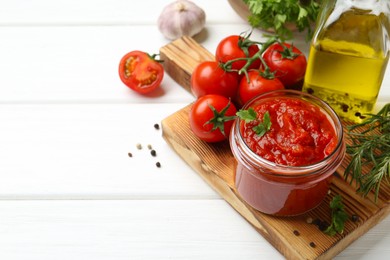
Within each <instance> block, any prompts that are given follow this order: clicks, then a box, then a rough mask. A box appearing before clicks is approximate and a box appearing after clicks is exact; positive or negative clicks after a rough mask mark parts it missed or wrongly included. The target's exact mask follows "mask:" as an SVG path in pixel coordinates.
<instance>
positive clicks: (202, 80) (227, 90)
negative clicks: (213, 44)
mask: <svg viewBox="0 0 390 260" xmlns="http://www.w3.org/2000/svg"><path fill="white" fill-rule="evenodd" d="M237 88H238V76H237V74H236V73H230V72H227V71H225V70H224V69H223V68H222V65H221V63H219V62H216V61H205V62H201V63H200V64H199V65H198V66H197V67H196V68H195V69H194V71H193V72H192V75H191V90H192V93H193V94H194V95H195V96H196V97H198V98H199V97H201V96H204V95H207V94H217V95H221V96H225V97H227V98H232V99H233V98H235V96H236V93H237Z"/></svg>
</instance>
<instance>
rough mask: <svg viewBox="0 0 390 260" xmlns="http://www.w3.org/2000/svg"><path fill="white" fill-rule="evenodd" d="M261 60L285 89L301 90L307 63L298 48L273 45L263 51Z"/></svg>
mask: <svg viewBox="0 0 390 260" xmlns="http://www.w3.org/2000/svg"><path fill="white" fill-rule="evenodd" d="M263 59H264V61H265V62H266V64H267V65H268V67H269V68H270V70H271V71H273V72H275V76H276V77H277V78H279V80H280V81H281V82H282V83H283V85H284V86H285V88H298V89H299V88H301V85H302V82H303V79H304V77H305V72H306V66H307V61H306V57H305V55H304V54H303V53H302V52H301V51H300V50H299V49H298V48H296V47H295V46H293V45H291V44H289V43H275V44H272V45H271V46H269V47H268V48H267V49H266V50H265V51H264V53H263Z"/></svg>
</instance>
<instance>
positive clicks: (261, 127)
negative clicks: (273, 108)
mask: <svg viewBox="0 0 390 260" xmlns="http://www.w3.org/2000/svg"><path fill="white" fill-rule="evenodd" d="M271 125H272V123H271V118H270V116H269V113H268V111H267V112H265V114H264V117H263V121H262V122H260V123H259V124H258V125H257V126H254V127H253V131H255V133H256V134H257V135H258V136H260V137H261V136H263V135H265V133H267V132H268V131H269V130H270V129H271Z"/></svg>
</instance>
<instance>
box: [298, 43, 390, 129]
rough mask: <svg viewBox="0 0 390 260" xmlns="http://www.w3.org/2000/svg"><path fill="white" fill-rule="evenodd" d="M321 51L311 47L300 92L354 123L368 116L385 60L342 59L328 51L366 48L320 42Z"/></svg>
mask: <svg viewBox="0 0 390 260" xmlns="http://www.w3.org/2000/svg"><path fill="white" fill-rule="evenodd" d="M320 45H321V46H322V47H321V48H316V47H315V46H311V49H310V55H309V62H308V67H307V70H306V77H305V84H304V91H306V92H309V93H311V94H314V95H316V96H318V97H320V98H321V99H323V100H325V101H326V102H327V103H328V104H330V105H331V106H332V107H333V109H334V110H335V111H336V113H337V114H338V115H339V116H340V117H343V118H344V119H348V120H351V121H355V122H360V120H361V119H363V118H364V114H366V113H370V112H372V110H373V108H374V105H375V103H376V100H377V97H378V92H379V89H380V87H381V84H382V79H383V76H384V73H385V70H386V64H387V60H388V57H385V56H384V55H383V54H376V53H375V52H374V51H373V50H371V51H370V52H372V53H373V54H375V55H372V56H371V57H363V56H358V55H346V54H343V53H339V52H334V51H329V49H331V48H328V47H334V46H343V47H345V48H349V49H354V50H356V51H357V52H358V53H359V50H360V49H369V48H368V46H359V44H348V43H346V42H339V43H336V42H333V41H329V40H323V42H322V43H321V42H320Z"/></svg>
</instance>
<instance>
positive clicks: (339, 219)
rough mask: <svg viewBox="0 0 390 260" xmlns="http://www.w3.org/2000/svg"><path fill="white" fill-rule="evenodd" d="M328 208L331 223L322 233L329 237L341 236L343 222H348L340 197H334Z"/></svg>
mask: <svg viewBox="0 0 390 260" xmlns="http://www.w3.org/2000/svg"><path fill="white" fill-rule="evenodd" d="M329 206H330V208H331V210H332V223H331V224H330V225H329V226H328V228H327V229H326V230H325V231H324V233H325V234H327V235H329V236H334V235H336V234H337V233H339V234H342V233H343V231H344V225H345V222H346V221H347V220H348V214H347V212H345V210H344V204H343V202H342V198H341V195H336V196H334V197H333V199H332V201H331V202H330V204H329Z"/></svg>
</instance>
